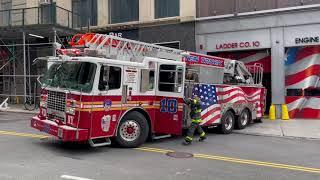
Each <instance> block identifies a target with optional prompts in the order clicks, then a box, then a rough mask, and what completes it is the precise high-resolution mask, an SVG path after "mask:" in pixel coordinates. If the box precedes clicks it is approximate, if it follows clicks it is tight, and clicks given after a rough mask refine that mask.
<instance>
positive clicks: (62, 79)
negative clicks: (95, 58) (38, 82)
mask: <svg viewBox="0 0 320 180" xmlns="http://www.w3.org/2000/svg"><path fill="white" fill-rule="evenodd" d="M95 72H96V64H94V63H89V62H63V63H60V62H59V63H55V64H53V65H52V66H51V67H50V68H49V70H48V71H47V73H46V75H45V76H44V80H43V86H44V87H59V88H66V89H69V90H76V91H81V90H82V91H83V92H90V91H91V90H92V86H93V80H94V75H95Z"/></svg>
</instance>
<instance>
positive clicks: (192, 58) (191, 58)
mask: <svg viewBox="0 0 320 180" xmlns="http://www.w3.org/2000/svg"><path fill="white" fill-rule="evenodd" d="M186 61H187V62H189V63H198V62H199V56H192V55H190V56H187V57H186Z"/></svg>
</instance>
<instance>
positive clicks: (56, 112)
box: [47, 91, 66, 121]
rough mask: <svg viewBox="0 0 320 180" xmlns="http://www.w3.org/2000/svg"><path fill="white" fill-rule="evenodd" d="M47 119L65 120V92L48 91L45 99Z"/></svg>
mask: <svg viewBox="0 0 320 180" xmlns="http://www.w3.org/2000/svg"><path fill="white" fill-rule="evenodd" d="M47 109H48V113H47V117H48V119H59V120H62V121H64V120H65V110H66V93H64V92H55V91H48V99H47Z"/></svg>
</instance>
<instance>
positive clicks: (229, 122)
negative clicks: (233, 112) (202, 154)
mask: <svg viewBox="0 0 320 180" xmlns="http://www.w3.org/2000/svg"><path fill="white" fill-rule="evenodd" d="M232 123H233V119H232V117H231V116H229V117H227V119H226V123H225V124H224V126H225V128H226V130H230V129H231V127H232Z"/></svg>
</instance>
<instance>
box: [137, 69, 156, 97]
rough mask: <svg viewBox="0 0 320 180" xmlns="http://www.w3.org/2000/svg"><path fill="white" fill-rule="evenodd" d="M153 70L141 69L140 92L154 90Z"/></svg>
mask: <svg viewBox="0 0 320 180" xmlns="http://www.w3.org/2000/svg"><path fill="white" fill-rule="evenodd" d="M154 75H155V73H154V69H142V70H141V86H140V90H141V92H146V91H152V90H154V77H155V76H154Z"/></svg>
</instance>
